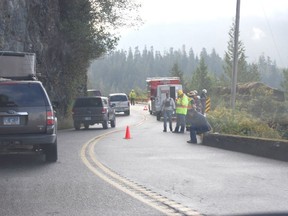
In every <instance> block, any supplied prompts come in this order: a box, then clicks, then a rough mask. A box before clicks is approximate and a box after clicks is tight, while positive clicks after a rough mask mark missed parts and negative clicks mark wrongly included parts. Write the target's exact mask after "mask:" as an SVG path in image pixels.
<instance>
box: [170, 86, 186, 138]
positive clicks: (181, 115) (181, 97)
mask: <svg viewBox="0 0 288 216" xmlns="http://www.w3.org/2000/svg"><path fill="white" fill-rule="evenodd" d="M177 94H178V98H177V100H176V127H175V129H174V131H173V133H184V130H185V127H186V120H185V119H186V114H187V108H188V103H189V100H188V97H187V96H186V95H185V94H184V93H183V91H182V90H178V92H177ZM179 129H180V131H179Z"/></svg>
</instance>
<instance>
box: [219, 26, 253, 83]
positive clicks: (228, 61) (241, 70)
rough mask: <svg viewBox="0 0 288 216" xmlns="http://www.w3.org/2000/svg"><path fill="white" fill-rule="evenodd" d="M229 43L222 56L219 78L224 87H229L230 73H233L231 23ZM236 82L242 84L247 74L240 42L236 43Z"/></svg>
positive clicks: (232, 28)
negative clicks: (221, 71)
mask: <svg viewBox="0 0 288 216" xmlns="http://www.w3.org/2000/svg"><path fill="white" fill-rule="evenodd" d="M228 35H229V41H228V46H227V51H225V55H224V66H223V69H224V74H222V76H221V81H222V84H225V85H226V86H231V81H232V73H233V57H234V54H233V53H234V40H235V38H234V36H235V23H234V22H233V23H232V26H231V28H230V30H229V33H228ZM237 52H238V70H237V71H238V81H240V82H242V81H243V80H244V79H245V74H246V72H247V62H246V55H245V47H244V44H243V42H242V41H241V40H239V41H238V50H237Z"/></svg>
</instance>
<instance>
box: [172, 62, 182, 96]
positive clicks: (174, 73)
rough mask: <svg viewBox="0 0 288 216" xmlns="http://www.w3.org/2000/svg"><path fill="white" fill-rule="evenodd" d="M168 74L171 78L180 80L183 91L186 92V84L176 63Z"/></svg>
mask: <svg viewBox="0 0 288 216" xmlns="http://www.w3.org/2000/svg"><path fill="white" fill-rule="evenodd" d="M170 74H171V76H173V77H179V78H180V82H181V83H182V86H183V89H184V91H186V88H185V86H186V83H185V82H184V79H183V72H182V71H181V70H180V69H179V66H178V64H177V63H174V65H173V67H172V69H171V73H170Z"/></svg>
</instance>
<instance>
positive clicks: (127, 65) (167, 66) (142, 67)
mask: <svg viewBox="0 0 288 216" xmlns="http://www.w3.org/2000/svg"><path fill="white" fill-rule="evenodd" d="M230 49H232V48H230ZM228 51H229V48H228ZM241 52H242V53H243V56H242V60H241V55H240V58H239V62H238V67H239V75H238V82H251V81H259V82H263V83H265V84H266V85H268V86H270V87H273V88H276V89H281V80H282V77H283V72H282V69H281V68H278V67H277V64H276V62H275V61H273V60H272V59H271V58H270V57H269V56H264V55H262V56H259V58H258V62H252V63H248V62H247V61H246V57H245V52H244V51H243V50H242V51H241V50H240V53H241ZM229 55H230V56H229ZM241 65H242V66H241ZM229 67H230V68H229ZM231 67H232V54H231V53H229V52H226V54H225V56H224V57H221V56H219V54H217V52H216V50H215V49H213V50H212V51H211V52H208V51H207V50H206V49H205V48H203V49H202V51H201V53H200V54H195V53H194V51H193V49H192V48H189V49H186V47H185V46H184V45H183V47H182V48H181V49H174V48H170V50H169V51H164V52H160V51H155V50H154V49H153V47H150V49H148V48H146V47H145V48H144V49H143V50H139V48H138V47H135V48H134V49H132V48H131V47H130V48H129V50H127V51H126V50H115V51H112V52H110V53H109V54H107V55H105V56H102V57H101V58H99V59H97V60H94V61H93V62H92V63H91V65H90V68H89V70H88V85H87V86H88V88H90V89H99V90H101V91H102V93H103V94H109V93H111V92H126V93H129V91H130V90H131V89H136V90H137V91H138V92H141V91H145V90H146V82H145V81H146V78H147V77H165V76H179V77H180V78H181V79H182V80H183V82H182V83H183V85H184V87H185V91H186V92H187V91H190V90H192V89H196V90H200V89H201V88H206V89H209V90H212V88H213V86H219V85H220V86H229V85H230V77H229V72H230V74H231V70H232V69H231ZM197 73H198V78H197ZM199 76H204V80H206V83H205V81H204V83H203V84H201V85H200V86H199V80H198V79H199ZM195 79H196V80H195Z"/></svg>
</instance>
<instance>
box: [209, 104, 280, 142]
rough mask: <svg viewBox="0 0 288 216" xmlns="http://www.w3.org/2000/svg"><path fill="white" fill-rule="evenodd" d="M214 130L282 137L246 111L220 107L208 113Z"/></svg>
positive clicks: (244, 134) (275, 137) (242, 134)
mask: <svg viewBox="0 0 288 216" xmlns="http://www.w3.org/2000/svg"><path fill="white" fill-rule="evenodd" d="M207 119H208V121H209V122H210V124H211V126H212V127H213V131H214V132H218V133H223V134H233V135H240V136H254V137H262V138H274V139H281V136H280V135H279V133H278V132H277V131H276V130H274V129H272V128H270V127H269V126H268V125H267V124H266V123H264V122H262V121H261V120H259V119H257V118H255V117H253V116H251V115H249V114H248V113H247V112H245V111H236V110H234V111H233V110H231V109H227V108H224V107H218V108H216V109H215V110H213V111H210V112H209V113H208V114H207Z"/></svg>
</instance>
